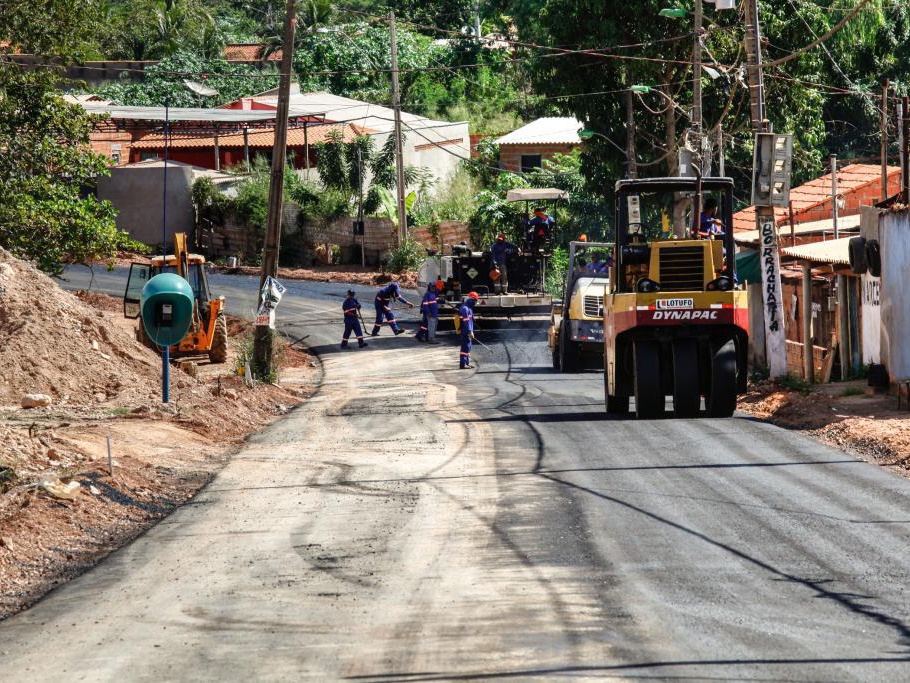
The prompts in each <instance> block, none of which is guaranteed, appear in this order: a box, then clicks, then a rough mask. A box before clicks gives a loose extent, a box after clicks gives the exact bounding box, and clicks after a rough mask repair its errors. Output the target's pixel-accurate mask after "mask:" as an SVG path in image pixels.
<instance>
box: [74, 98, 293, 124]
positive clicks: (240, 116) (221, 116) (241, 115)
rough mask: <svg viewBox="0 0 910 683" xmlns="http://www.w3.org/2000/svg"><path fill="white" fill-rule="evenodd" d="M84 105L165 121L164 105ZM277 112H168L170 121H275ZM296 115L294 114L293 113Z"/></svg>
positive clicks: (116, 115)
mask: <svg viewBox="0 0 910 683" xmlns="http://www.w3.org/2000/svg"><path fill="white" fill-rule="evenodd" d="M82 107H83V108H84V109H85V111H87V112H88V113H89V114H100V115H108V116H110V117H111V118H112V119H135V120H141V121H164V120H165V109H164V107H122V106H119V105H111V104H95V103H94V102H83V103H82ZM276 114H277V112H276V111H273V110H271V109H254V110H246V111H244V110H241V109H202V108H198V107H186V108H177V107H172V108H171V109H170V110H169V111H168V112H167V118H168V120H170V121H206V122H211V123H253V122H259V121H274V120H275V116H276ZM291 115H292V116H294V114H291Z"/></svg>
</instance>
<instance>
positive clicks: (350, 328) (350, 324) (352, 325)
mask: <svg viewBox="0 0 910 683" xmlns="http://www.w3.org/2000/svg"><path fill="white" fill-rule="evenodd" d="M351 332H353V333H354V336H355V337H357V341H363V330H361V329H360V321H359V320H358V319H357V317H356V316H352V315H346V316H344V334H343V335H341V345H342V346H347V343H348V338H349V337H350V336H351Z"/></svg>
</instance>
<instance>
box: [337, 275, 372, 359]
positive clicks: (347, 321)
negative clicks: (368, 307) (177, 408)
mask: <svg viewBox="0 0 910 683" xmlns="http://www.w3.org/2000/svg"><path fill="white" fill-rule="evenodd" d="M356 294H357V293H356V292H355V291H354V290H353V289H349V290H348V295H347V298H346V299H345V300H344V301H343V302H341V309H342V310H343V311H344V334H343V335H342V336H341V348H346V347H347V345H348V339H349V338H350V336H351V332H353V333H354V336H355V337H357V345H358V346H359V347H361V348H363V347H364V346H366V345H367V343H366V342H365V341H364V340H363V330H362V329H361V327H360V320H359V319H358V318H359V315H360V302H359V301H357V299H356V298H355V296H356Z"/></svg>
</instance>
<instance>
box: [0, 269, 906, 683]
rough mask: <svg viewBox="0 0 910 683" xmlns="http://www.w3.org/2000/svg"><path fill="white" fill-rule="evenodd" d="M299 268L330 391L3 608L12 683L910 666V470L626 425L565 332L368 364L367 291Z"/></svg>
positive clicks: (759, 442)
mask: <svg viewBox="0 0 910 683" xmlns="http://www.w3.org/2000/svg"><path fill="white" fill-rule="evenodd" d="M233 282H234V283H235V285H236V284H238V281H236V280H235V281H233ZM292 284H293V289H292V291H291V292H289V295H290V296H287V295H286V299H285V300H283V301H282V303H281V305H280V307H279V318H281V319H284V320H290V322H291V323H292V324H293V325H294V327H293V328H292V331H293V332H296V331H298V330H301V331H304V330H305V333H308V334H310V335H311V338H310V339H309V340H308V341H309V342H312V346H313V347H314V348H315V349H316V350H317V351H318V352H319V353H320V355H321V358H322V361H323V367H324V378H323V382H322V384H321V387H320V389H319V391H318V393H317V394H316V395H315V396H314V397H313V398H312V399H311V400H310V401H308V402H307V404H305V405H304V406H303V407H301V408H300V409H298V410H297V411H295V412H293V413H291V414H290V415H289V416H287V417H286V418H285V419H283V420H282V421H280V422H279V423H277V424H275V425H273V426H272V427H270V428H269V429H267V430H265V431H264V432H262V433H260V434H259V435H257V436H255V437H253V438H252V439H251V440H250V442H249V444H248V445H247V446H246V447H245V448H244V449H243V450H242V451H241V452H239V453H238V454H237V455H236V457H234V458H233V459H232V460H231V462H230V463H229V464H228V465H227V466H226V468H225V469H224V470H223V471H222V472H221V474H220V475H219V476H218V477H217V478H216V479H215V480H214V481H213V482H212V484H211V485H210V486H209V487H208V488H206V489H205V490H203V491H202V492H201V493H200V494H199V495H198V496H197V498H196V499H195V500H194V501H193V502H192V503H191V504H189V505H186V506H185V507H183V508H182V509H180V510H179V511H177V512H176V513H175V514H174V515H172V516H171V517H170V518H168V519H167V520H165V521H163V522H162V523H160V524H159V525H158V526H157V527H155V528H154V529H153V530H151V531H150V532H148V533H147V534H145V535H144V536H143V537H141V538H140V539H138V540H136V541H135V542H134V543H132V544H131V545H129V546H128V547H126V548H124V549H122V550H121V551H119V552H117V553H115V554H114V555H112V556H111V557H110V558H108V559H107V560H105V561H104V562H103V563H102V564H101V565H100V566H99V567H97V568H96V569H94V570H93V571H90V572H88V573H87V574H85V575H84V576H82V577H81V578H79V579H77V580H75V581H73V582H71V583H70V584H68V585H66V586H64V587H62V588H61V589H59V590H57V591H55V592H54V593H52V594H51V595H49V596H48V597H47V598H46V599H44V600H42V601H41V602H40V603H38V604H37V605H36V606H34V607H33V608H32V609H30V610H28V611H26V612H24V613H22V614H20V615H18V616H16V617H13V618H11V619H9V620H7V621H6V622H4V623H2V624H0V680H4V681H7V680H10V681H47V680H55V681H56V680H61V679H67V680H103V681H115V680H117V681H119V680H138V681H153V680H154V681H159V680H213V679H222V680H252V679H257V680H288V681H295V680H302V679H309V680H357V681H361V680H362V681H427V680H488V679H507V680H529V679H558V678H565V677H573V678H590V679H594V678H608V679H613V678H618V679H638V678H646V679H660V680H664V679H693V680H788V681H791V680H792V681H832V680H837V681H844V680H867V681H891V680H908V679H910V599H908V588H910V554H908V553H907V551H906V549H907V543H908V539H910V481H907V480H904V479H901V478H898V477H896V476H894V475H891V474H889V473H888V472H886V471H883V470H881V469H879V468H877V467H875V466H873V465H868V464H865V463H862V462H859V461H856V460H855V459H853V458H851V457H849V456H846V455H844V454H843V453H840V452H838V451H836V450H833V449H831V448H827V447H823V446H820V445H818V444H817V443H815V442H813V441H810V440H808V439H806V438H803V437H800V436H798V435H795V434H791V433H789V432H786V431H783V430H780V429H777V428H775V427H772V426H769V425H764V424H761V423H758V422H755V421H752V420H750V419H748V418H745V417H735V418H732V419H728V420H709V419H702V420H688V421H681V420H675V419H665V420H659V421H650V422H638V421H635V420H633V419H614V418H608V417H607V416H606V415H605V414H604V412H603V408H602V394H603V392H602V375H601V374H599V373H597V372H588V373H583V374H578V375H560V374H553V373H552V372H551V370H550V369H549V363H548V357H547V354H546V352H545V345H544V336H545V332H544V330H543V329H542V327H541V326H540V325H535V324H529V323H524V324H505V325H502V326H500V327H496V328H494V329H486V330H484V331H482V332H481V333H480V335H479V337H480V338H481V340H482V341H484V342H485V343H486V344H487V345H488V346H489V347H490V348H489V349H485V348H480V349H479V350H478V351H477V352H476V353H475V362H476V365H477V368H476V369H475V370H473V371H459V370H457V369H455V368H456V366H457V356H458V352H457V348H456V347H455V346H454V345H453V344H451V343H445V344H442V345H440V346H436V347H427V346H423V345H418V344H417V343H416V342H414V341H413V340H412V339H410V336H409V335H402V336H401V337H398V338H391V337H390V336H388V333H387V332H385V333H384V334H383V335H382V336H380V337H379V338H378V339H375V340H371V342H370V343H371V345H370V347H369V348H368V349H364V350H347V351H344V352H342V351H341V350H340V349H338V348H337V342H338V337H339V335H340V325H339V321H340V318H341V316H340V315H339V312H340V300H339V298H338V294H339V292H337V291H336V290H341V291H343V289H344V288H345V287H344V286H343V285H342V286H332V285H312V284H303V283H292ZM298 288H299V291H298ZM241 290H242V287H237V292H234V291H233V290H231V291H230V292H229V295H230V296H232V297H235V301H234V302H233V303H231V299H230V298H229V308H230V307H232V306H234V307H242V306H245V305H248V304H247V303H245V302H244V301H243V300H242V299H241V297H242V293H241ZM364 294H366V295H365V296H363V297H362V300H363V301H364V303H368V302H369V300H370V299H371V296H370V295H369V294H368V293H367V292H365V293H364ZM235 295H236V296H235ZM234 310H237V308H234Z"/></svg>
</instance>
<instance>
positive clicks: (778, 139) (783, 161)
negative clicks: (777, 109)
mask: <svg viewBox="0 0 910 683" xmlns="http://www.w3.org/2000/svg"><path fill="white" fill-rule="evenodd" d="M792 163H793V136H792V135H778V134H777V133H756V134H755V153H754V156H753V159H752V204H753V205H754V206H787V204H788V203H789V201H790V169H791V166H792Z"/></svg>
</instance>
